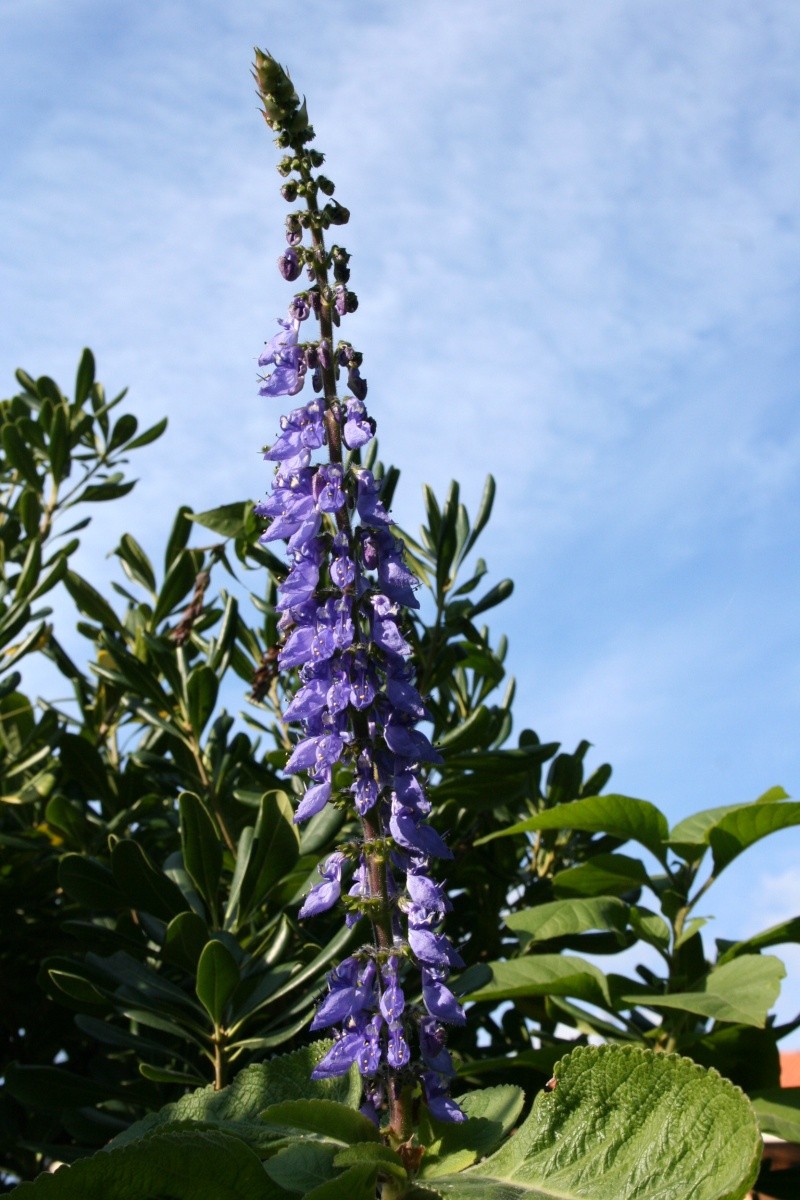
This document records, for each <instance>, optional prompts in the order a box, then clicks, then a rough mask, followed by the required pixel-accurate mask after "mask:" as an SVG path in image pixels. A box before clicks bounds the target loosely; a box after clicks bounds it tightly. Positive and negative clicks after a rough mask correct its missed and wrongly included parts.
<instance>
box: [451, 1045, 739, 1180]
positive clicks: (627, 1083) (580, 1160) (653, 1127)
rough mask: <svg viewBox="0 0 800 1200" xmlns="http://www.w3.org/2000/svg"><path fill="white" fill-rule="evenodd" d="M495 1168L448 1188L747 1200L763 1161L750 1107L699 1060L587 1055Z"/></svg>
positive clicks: (488, 1164) (611, 1052)
mask: <svg viewBox="0 0 800 1200" xmlns="http://www.w3.org/2000/svg"><path fill="white" fill-rule="evenodd" d="M554 1075H555V1080H556V1085H555V1088H554V1089H553V1090H552V1091H549V1092H541V1093H540V1094H539V1095H538V1096H537V1098H536V1100H535V1102H534V1105H533V1109H532V1111H531V1114H530V1116H529V1117H528V1119H527V1120H526V1121H525V1123H524V1125H522V1126H521V1128H520V1129H519V1130H518V1131H517V1132H516V1134H514V1135H513V1136H512V1137H511V1138H510V1139H509V1141H508V1142H506V1144H505V1145H504V1146H503V1147H502V1148H501V1149H500V1150H498V1151H497V1153H496V1154H494V1155H493V1156H492V1157H491V1158H489V1159H487V1160H486V1161H485V1162H482V1163H480V1164H479V1165H478V1166H476V1167H472V1168H471V1169H470V1170H468V1171H464V1172H463V1173H462V1174H459V1175H448V1176H443V1177H441V1178H438V1179H437V1180H436V1183H435V1187H436V1191H437V1192H439V1193H441V1194H442V1195H443V1196H445V1197H451V1196H452V1197H457V1198H458V1200H526V1198H528V1200H688V1198H689V1197H691V1200H740V1198H741V1197H743V1196H744V1195H745V1194H746V1192H747V1191H748V1188H749V1187H750V1185H751V1183H752V1182H753V1180H754V1179H755V1176H756V1172H757V1170H758V1162H759V1158H760V1155H761V1139H760V1136H759V1133H758V1126H757V1124H756V1121H755V1116H754V1114H753V1111H752V1109H751V1108H750V1105H749V1104H748V1102H747V1099H746V1098H745V1096H744V1095H743V1094H742V1092H740V1091H739V1089H738V1088H735V1087H734V1086H733V1084H731V1083H729V1082H728V1080H726V1079H723V1078H721V1077H720V1076H719V1075H717V1074H716V1072H709V1071H705V1070H704V1069H703V1068H702V1067H699V1066H697V1065H696V1064H695V1063H693V1062H690V1061H689V1059H686V1058H679V1057H678V1056H677V1055H668V1054H656V1053H654V1052H652V1051H648V1050H643V1049H640V1048H639V1047H627V1046H626V1047H619V1046H585V1047H581V1048H579V1049H577V1050H574V1051H573V1052H572V1054H570V1055H569V1056H568V1057H567V1058H565V1059H562V1061H561V1062H560V1063H558V1064H557V1066H556V1067H555V1071H554Z"/></svg>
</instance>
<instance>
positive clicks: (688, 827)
mask: <svg viewBox="0 0 800 1200" xmlns="http://www.w3.org/2000/svg"><path fill="white" fill-rule="evenodd" d="M749 807H750V805H749V804H723V805H719V806H718V807H717V808H706V809H703V811H702V812H696V813H692V814H691V816H688V817H686V818H685V819H684V820H683V821H679V822H678V824H677V825H675V826H674V827H673V828H672V829H671V830H670V834H669V841H668V843H667V844H668V845H669V848H670V849H671V850H673V851H674V852H675V854H677V855H678V856H679V857H680V858H682V859H683V860H684V862H688V863H695V862H699V861H700V859H701V858H702V857H703V855H704V854H705V852H706V850H707V849H708V835H709V833H710V832H711V830H712V829H713V828H714V826H715V825H717V824H718V823H719V821H721V820H722V818H723V817H725V816H727V815H728V813H732V812H736V811H737V810H738V809H740V808H749Z"/></svg>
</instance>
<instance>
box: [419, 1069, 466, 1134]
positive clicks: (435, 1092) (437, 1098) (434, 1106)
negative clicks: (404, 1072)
mask: <svg viewBox="0 0 800 1200" xmlns="http://www.w3.org/2000/svg"><path fill="white" fill-rule="evenodd" d="M422 1086H423V1089H424V1091H425V1101H426V1103H427V1105H428V1108H429V1109H430V1113H431V1116H432V1117H435V1118H436V1120H437V1121H447V1122H448V1123H453V1122H457V1121H466V1119H467V1116H466V1113H464V1112H462V1110H461V1109H460V1108H459V1107H458V1105H457V1104H456V1102H455V1100H453V1099H451V1097H450V1095H449V1092H448V1088H447V1081H446V1080H442V1079H441V1078H440V1077H439V1076H438V1075H436V1074H435V1073H434V1072H433V1071H425V1072H423V1075H422Z"/></svg>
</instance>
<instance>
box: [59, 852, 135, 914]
mask: <svg viewBox="0 0 800 1200" xmlns="http://www.w3.org/2000/svg"><path fill="white" fill-rule="evenodd" d="M58 882H59V883H60V885H61V887H62V888H63V889H64V891H65V892H66V893H67V895H69V896H72V897H73V899H74V900H77V901H79V903H81V904H82V905H83V906H84V907H85V908H88V909H91V910H94V911H96V912H116V911H118V909H120V908H123V907H124V905H125V897H124V896H123V894H122V892H121V891H120V889H119V887H118V886H117V883H116V881H115V879H114V876H113V874H112V873H111V871H110V870H109V869H108V867H106V866H105V865H104V864H103V863H99V862H97V860H96V859H93V858H85V857H84V856H83V855H82V854H67V855H65V856H64V858H62V859H61V862H60V863H59V866H58Z"/></svg>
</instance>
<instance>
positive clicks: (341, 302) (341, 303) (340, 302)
mask: <svg viewBox="0 0 800 1200" xmlns="http://www.w3.org/2000/svg"><path fill="white" fill-rule="evenodd" d="M333 295H334V300H333V303H334V307H335V309H336V311H337V313H338V314H339V316H340V317H343V316H344V314H345V313H346V312H347V288H346V287H345V286H344V284H342V283H340V284H339V286H338V287H337V288H335V289H334V293H333Z"/></svg>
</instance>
